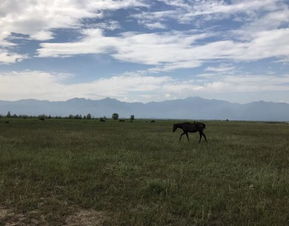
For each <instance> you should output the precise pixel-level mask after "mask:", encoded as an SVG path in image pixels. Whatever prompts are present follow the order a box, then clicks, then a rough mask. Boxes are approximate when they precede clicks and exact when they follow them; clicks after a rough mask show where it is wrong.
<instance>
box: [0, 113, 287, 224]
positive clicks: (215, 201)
mask: <svg viewBox="0 0 289 226" xmlns="http://www.w3.org/2000/svg"><path fill="white" fill-rule="evenodd" d="M5 121H6V119H3V118H2V119H0V222H1V223H0V225H5V224H6V225H9V224H12V223H18V224H19V225H64V224H68V225H73V223H74V224H75V225H78V224H80V223H77V222H80V221H81V222H83V225H93V224H95V225H124V226H127V225H289V124H286V123H257V122H218V121H208V122H206V124H207V129H206V131H205V132H206V135H207V138H208V143H205V142H204V143H201V144H198V135H197V134H191V135H190V138H191V141H190V143H188V142H187V140H186V139H185V137H184V138H183V140H182V142H180V143H179V142H178V137H179V134H180V131H177V132H176V133H172V124H173V123H174V121H158V120H157V121H156V122H155V123H146V122H145V121H142V120H136V121H135V122H133V123H130V122H118V121H108V122H105V123H103V122H99V121H97V120H68V119H65V120H63V119H49V120H45V121H40V120H38V119H10V120H9V123H5ZM79 218H81V219H79ZM85 222H86V223H85ZM92 222H93V224H92Z"/></svg>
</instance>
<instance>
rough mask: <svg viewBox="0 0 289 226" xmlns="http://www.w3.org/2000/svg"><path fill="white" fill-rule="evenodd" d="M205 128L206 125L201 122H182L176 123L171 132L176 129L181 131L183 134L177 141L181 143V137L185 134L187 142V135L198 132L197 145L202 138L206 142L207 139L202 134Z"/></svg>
mask: <svg viewBox="0 0 289 226" xmlns="http://www.w3.org/2000/svg"><path fill="white" fill-rule="evenodd" d="M205 128H206V125H205V124H204V123H202V122H193V123H191V122H183V123H176V124H174V126H173V132H175V131H176V130H177V129H182V130H183V133H182V134H181V135H180V138H179V141H181V139H182V136H183V135H185V134H186V136H187V139H188V141H189V135H188V133H196V132H199V134H200V139H199V143H200V142H201V139H202V137H204V138H205V141H206V142H208V141H207V137H206V135H205V134H204V129H205Z"/></svg>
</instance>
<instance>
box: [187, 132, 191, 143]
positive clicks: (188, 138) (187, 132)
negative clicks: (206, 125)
mask: <svg viewBox="0 0 289 226" xmlns="http://www.w3.org/2000/svg"><path fill="white" fill-rule="evenodd" d="M186 136H187V139H188V142H190V139H189V135H188V132H186Z"/></svg>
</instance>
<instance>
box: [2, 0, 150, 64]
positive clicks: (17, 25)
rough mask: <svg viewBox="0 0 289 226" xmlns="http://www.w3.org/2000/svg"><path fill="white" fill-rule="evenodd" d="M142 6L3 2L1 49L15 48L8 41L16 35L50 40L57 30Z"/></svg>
mask: <svg viewBox="0 0 289 226" xmlns="http://www.w3.org/2000/svg"><path fill="white" fill-rule="evenodd" d="M140 6H146V5H145V4H144V3H142V0H96V1H92V0H81V1H80V0H53V1H46V0H1V1H0V27H1V30H0V46H2V48H3V47H7V46H11V45H13V43H11V42H9V41H7V38H9V37H10V36H11V34H12V33H17V34H22V35H27V36H28V38H30V39H34V40H39V41H43V40H49V39H52V38H53V33H52V30H53V29H58V28H79V27H80V25H81V19H83V18H99V17H102V16H103V14H102V12H103V11H104V10H117V9H120V8H128V7H140ZM6 51H8V50H6ZM11 51H12V50H9V52H11ZM11 55H15V54H13V53H11ZM10 59H13V58H11V57H10ZM0 62H4V63H6V62H7V57H6V56H4V57H3V54H2V55H0ZM9 62H10V63H13V61H9ZM14 62H15V61H14Z"/></svg>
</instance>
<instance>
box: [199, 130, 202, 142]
mask: <svg viewBox="0 0 289 226" xmlns="http://www.w3.org/2000/svg"><path fill="white" fill-rule="evenodd" d="M199 135H200V139H199V143H201V140H202V132H201V131H199Z"/></svg>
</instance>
